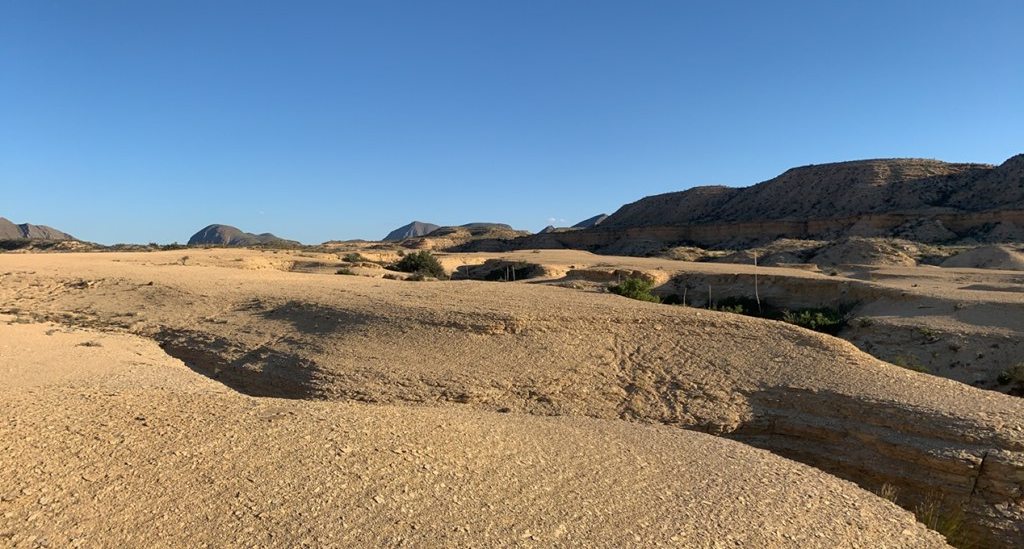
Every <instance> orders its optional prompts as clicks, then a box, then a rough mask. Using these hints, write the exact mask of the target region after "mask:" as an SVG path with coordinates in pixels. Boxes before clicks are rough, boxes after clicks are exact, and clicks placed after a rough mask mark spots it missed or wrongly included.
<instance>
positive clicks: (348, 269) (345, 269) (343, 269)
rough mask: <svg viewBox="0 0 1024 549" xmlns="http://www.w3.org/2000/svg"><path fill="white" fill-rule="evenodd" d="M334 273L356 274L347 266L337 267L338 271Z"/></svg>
mask: <svg viewBox="0 0 1024 549" xmlns="http://www.w3.org/2000/svg"><path fill="white" fill-rule="evenodd" d="M335 274H340V275H354V274H356V273H355V271H353V270H352V269H350V268H348V267H342V268H340V269H338V272H337V273H335Z"/></svg>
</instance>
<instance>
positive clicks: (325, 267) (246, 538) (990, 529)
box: [0, 243, 1024, 547]
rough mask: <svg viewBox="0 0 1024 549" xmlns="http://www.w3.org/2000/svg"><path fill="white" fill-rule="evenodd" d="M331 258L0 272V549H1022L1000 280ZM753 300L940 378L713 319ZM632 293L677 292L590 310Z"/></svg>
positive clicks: (1, 262) (76, 262)
mask: <svg viewBox="0 0 1024 549" xmlns="http://www.w3.org/2000/svg"><path fill="white" fill-rule="evenodd" d="M382 246H389V247H390V249H389V250H384V249H382ZM327 249H329V250H330V251H325V250H322V249H321V250H314V249H245V248H216V247H215V248H205V249H204V248H187V249H175V250H168V251H150V252H131V253H124V252H104V253H100V252H88V253H81V252H79V253H74V252H69V253H7V254H3V255H0V277H2V278H0V303H2V304H3V308H2V309H0V315H3V316H2V317H0V318H2V320H3V322H2V323H0V330H2V331H3V334H4V335H3V337H2V339H0V341H2V346H0V371H2V372H3V374H4V375H3V391H4V392H5V393H6V394H5V398H4V399H3V406H5V407H6V410H7V411H6V413H5V417H6V418H7V419H6V422H5V424H4V426H3V430H2V431H0V441H2V444H3V446H4V453H5V455H8V456H13V457H14V459H9V460H5V462H4V464H3V465H2V466H0V467H2V468H0V482H2V484H0V496H2V500H0V537H2V538H0V539H4V540H6V541H5V543H8V544H9V545H11V546H12V547H39V546H51V547H60V546H74V547H105V546H110V545H114V544H125V543H127V544H128V545H134V546H153V547H160V546H166V547H175V546H181V545H182V539H184V538H185V537H186V536H187V539H188V540H189V541H188V543H187V545H188V546H196V547H202V546H267V547H296V546H311V547H314V546H315V547H324V546H353V545H378V546H404V545H409V546H422V545H424V544H426V545H472V546H477V545H480V546H524V547H525V546H538V547H543V546H586V545H605V546H609V545H612V546H686V547H688V546H695V547H732V546H755V547H773V546H793V547H941V546H945V544H946V543H947V541H946V540H944V539H943V536H942V535H940V534H938V533H936V532H934V531H930V530H928V529H927V528H926V527H925V525H924V524H922V523H921V522H917V521H915V514H914V513H916V514H917V518H918V519H920V520H922V521H924V522H929V521H930V522H931V523H930V524H929V526H931V527H932V528H935V529H937V530H939V531H942V532H943V534H944V535H946V537H947V538H948V541H949V542H951V543H953V544H954V545H956V546H960V547H1013V546H1015V544H1016V542H1017V541H1018V540H1019V539H1020V536H1021V531H1022V530H1021V528H1022V525H1024V507H1022V495H1021V486H1022V485H1024V427H1022V426H1024V401H1022V400H1021V399H1020V398H1018V397H1014V396H1008V395H1005V394H1000V393H999V392H996V391H992V390H985V389H982V388H979V387H986V388H989V389H992V388H995V389H1002V390H1003V391H1004V392H1006V391H1007V388H1006V387H1004V386H1000V385H999V384H998V382H997V381H996V380H995V378H996V377H998V373H997V370H998V368H997V367H995V365H996V364H998V363H1001V362H999V361H995V360H989V361H987V362H986V361H984V360H980V359H976V358H975V357H976V356H977V353H980V351H976V350H975V349H982V348H984V349H985V351H986V352H990V353H995V354H1000V353H1002V354H1000V356H1002V357H1003V358H1004V359H1005V358H1009V357H1019V356H1020V355H1019V353H1020V350H1019V348H1018V347H1017V345H1019V343H1018V340H1019V337H1018V336H1019V334H1020V330H1021V328H1020V326H1018V325H1017V323H1019V322H1021V318H1022V315H1020V310H1021V306H1022V301H1024V297H1022V294H1021V293H1020V292H1019V291H1014V290H1013V289H1012V288H1014V287H1016V286H1015V285H1019V283H1020V282H1019V279H1018V280H1014V277H1015V276H1020V273H1019V272H1014V271H998V270H977V269H959V268H953V267H950V268H934V267H906V266H904V267H898V266H874V267H872V266H860V267H856V268H854V267H839V268H837V271H836V272H835V273H832V272H821V271H820V270H816V269H813V268H806V267H803V268H798V267H762V266H758V267H754V266H753V265H743V264H735V263H712V262H683V261H678V260H671V259H664V258H641V257H624V256H608V255H595V254H592V253H590V252H585V251H576V250H536V251H534V250H530V251H519V252H506V253H500V252H499V253H484V252H473V253H456V252H453V253H443V252H437V254H436V257H437V258H438V259H439V260H440V263H441V264H442V265H443V266H444V267H445V270H446V272H448V273H451V274H452V275H453V276H452V279H451V280H433V279H431V278H429V277H427V278H426V280H424V281H422V282H413V281H410V280H405V279H406V278H410V275H409V274H408V273H401V272H397V271H395V270H392V269H389V268H385V266H387V265H388V264H389V263H390V262H392V261H394V260H396V259H398V258H400V257H401V256H404V255H411V254H412V253H413V252H411V251H406V252H402V251H401V250H402V248H401V247H400V246H397V245H393V244H388V245H381V244H375V243H360V244H351V245H341V244H338V245H332V246H328V247H327ZM382 265H383V266H382ZM527 265H528V268H527V267H526V266H527ZM339 272H340V273H343V274H342V275H339V274H337V273H339ZM516 272H518V273H520V276H521V278H520V279H518V280H516V281H515V282H511V277H508V276H507V275H510V274H514V273H516ZM755 272H756V273H757V275H758V289H759V292H760V296H761V298H762V299H763V300H764V301H765V302H766V303H767V302H770V301H773V300H774V301H775V302H776V303H780V304H783V305H785V306H788V307H791V308H794V309H795V308H798V307H802V306H827V305H829V304H830V303H836V302H839V301H844V300H851V301H854V302H856V303H857V304H858V305H857V307H858V308H857V309H856V311H855V313H854V314H856V315H857V316H856V318H859V319H863V318H871V319H872V321H871V322H870V325H868V326H863V325H862V324H863V323H864V322H863V321H851V323H850V324H851V326H850V327H847V328H845V330H847V331H848V332H849V334H847V335H846V336H845V337H846V338H847V339H849V340H851V341H853V342H854V344H856V345H858V346H861V347H864V346H867V345H868V344H869V343H870V344H871V346H873V348H874V349H875V350H876V351H877V349H889V350H890V351H892V352H895V349H898V348H905V349H909V351H908V352H917V348H918V347H920V348H922V349H923V350H925V351H928V350H930V349H933V348H934V349H942V353H941V357H940V358H941V359H942V360H939V359H935V362H936V367H935V369H934V370H933V371H932V372H931V373H923V372H915V371H912V370H911V369H908V368H906V367H899V366H896V365H893V364H888V363H885V362H882V361H881V360H879V359H877V358H875V357H873V356H871V355H869V354H867V353H865V352H863V351H861V350H859V349H858V348H857V347H855V346H854V345H852V344H850V343H847V342H845V341H842V340H841V339H838V338H836V337H833V336H829V335H824V334H820V333H816V332H813V331H810V330H806V329H803V328H800V327H796V326H793V325H791V324H787V323H783V322H779V321H775V320H768V319H761V318H752V317H749V316H745V315H740V314H735V313H730V312H721V311H718V310H713V309H708V308H707V305H708V304H707V303H705V302H704V300H706V299H707V297H706V296H707V294H706V289H705V288H706V285H707V284H709V283H710V284H711V288H712V300H715V299H720V298H719V297H717V296H722V297H723V298H724V297H725V296H726V295H727V294H729V293H730V292H734V293H736V294H737V295H738V294H740V293H742V292H743V291H748V290H750V286H751V285H752V284H753V275H754V274H755ZM460 273H461V276H460ZM492 273H497V274H498V275H506V276H500V277H496V276H494V275H492ZM344 274H347V275H349V276H344ZM460 278H461V279H460ZM488 278H490V279H491V280H487V279H488ZM628 278H643V279H648V280H652V281H654V284H653V287H654V288H655V291H657V292H660V293H661V294H662V295H664V296H666V297H668V296H669V295H677V294H678V293H679V291H680V289H681V288H683V287H685V286H686V285H687V284H689V285H690V286H691V287H692V288H693V289H691V290H689V293H688V296H687V298H686V302H687V303H686V306H683V305H682V304H679V305H666V304H655V303H645V302H642V301H638V300H633V299H627V298H625V297H622V296H618V295H614V294H611V293H609V292H608V291H607V289H606V288H607V287H608V286H609V285H610V284H614V283H616V282H618V281H621V280H623V279H628ZM503 279H506V280H503ZM702 293H703V295H701V294H702ZM787 300H789V301H787ZM923 329H927V330H929V335H931V336H932V337H933V338H938V341H934V342H929V341H930V340H929V341H917V340H914V341H911V342H909V343H908V342H907V341H904V338H910V339H914V338H917V339H921V338H922V337H923V336H922V335H921V334H922V330H923ZM990 341H992V342H998V343H999V348H998V349H994V348H992V345H991V344H990V343H989V342H990ZM953 342H959V343H958V344H960V345H962V347H961V349H960V350H959V351H958V352H956V353H954V352H953V351H950V350H949V344H950V343H953ZM919 354H920V353H919ZM927 356H930V355H927ZM956 357H969V358H970V359H971V360H969V361H968V362H970V364H966V363H965V364H963V365H959V366H956V367H952V366H950V365H949V364H945V363H943V361H946V360H948V361H953V360H954V359H955V358H956ZM940 363H941V364H940ZM940 366H941V367H940ZM947 378H949V379H947ZM954 380H956V381H954ZM972 384H973V385H977V387H972V386H971V385H972ZM882 496H884V497H882ZM893 501H895V502H896V503H898V504H899V505H902V506H903V507H904V508H905V509H904V508H900V507H899V506H897V505H895V504H893Z"/></svg>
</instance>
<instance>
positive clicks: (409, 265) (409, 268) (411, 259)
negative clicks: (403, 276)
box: [391, 250, 446, 278]
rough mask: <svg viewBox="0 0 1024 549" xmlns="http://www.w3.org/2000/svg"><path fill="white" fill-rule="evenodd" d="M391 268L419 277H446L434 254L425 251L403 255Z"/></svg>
mask: <svg viewBox="0 0 1024 549" xmlns="http://www.w3.org/2000/svg"><path fill="white" fill-rule="evenodd" d="M391 268H392V269H393V270H396V271H401V272H403V273H415V274H418V275H420V276H431V277H434V278H445V277H446V274H445V272H444V267H442V266H441V262H440V261H438V260H437V258H436V257H434V254H432V253H430V252H429V251H427V250H420V251H418V252H416V253H414V254H408V255H405V256H404V257H402V259H401V260H399V262H398V263H395V264H394V265H392V266H391Z"/></svg>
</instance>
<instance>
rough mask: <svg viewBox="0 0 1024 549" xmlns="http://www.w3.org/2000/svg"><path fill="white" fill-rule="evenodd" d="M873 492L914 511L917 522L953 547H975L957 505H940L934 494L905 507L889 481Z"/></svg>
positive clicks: (896, 489) (939, 499) (962, 548)
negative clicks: (911, 506)
mask: <svg viewBox="0 0 1024 549" xmlns="http://www.w3.org/2000/svg"><path fill="white" fill-rule="evenodd" d="M875 493H876V494H877V495H878V497H880V498H882V499H884V500H887V501H890V502H892V503H895V504H896V505H899V506H900V507H905V508H906V509H907V510H908V511H911V512H912V513H914V517H915V518H917V521H918V522H920V523H921V524H924V525H925V526H927V527H928V528H929V529H931V530H934V531H935V532H938V533H939V534H941V535H942V536H943V537H944V538H946V542H947V543H949V544H950V545H952V546H953V547H958V548H960V549H973V548H974V547H976V543H975V541H974V540H973V539H972V538H971V536H970V534H969V533H968V532H967V531H966V530H965V529H964V514H963V511H962V510H961V509H960V508H959V507H957V506H952V508H951V509H950V508H949V506H944V505H942V500H941V498H939V497H938V496H936V495H934V494H933V495H930V496H928V497H926V498H925V499H924V501H921V502H919V503H917V504H916V505H914V507H913V508H910V507H906V506H904V505H903V504H901V503H900V502H899V489H898V488H896V487H895V486H893V485H892V484H889V483H885V484H883V485H882V486H881V487H880V488H879V489H878V490H877V491H876V492H875Z"/></svg>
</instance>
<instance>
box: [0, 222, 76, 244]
mask: <svg viewBox="0 0 1024 549" xmlns="http://www.w3.org/2000/svg"><path fill="white" fill-rule="evenodd" d="M21 239H33V240H75V237H73V236H71V235H69V234H67V233H65V232H62V231H58V230H57V229H54V228H53V227H47V226H46V225H32V224H31V223H21V224H17V225H16V224H14V223H12V222H11V221H8V220H7V219H5V218H3V217H0V240H21Z"/></svg>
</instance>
